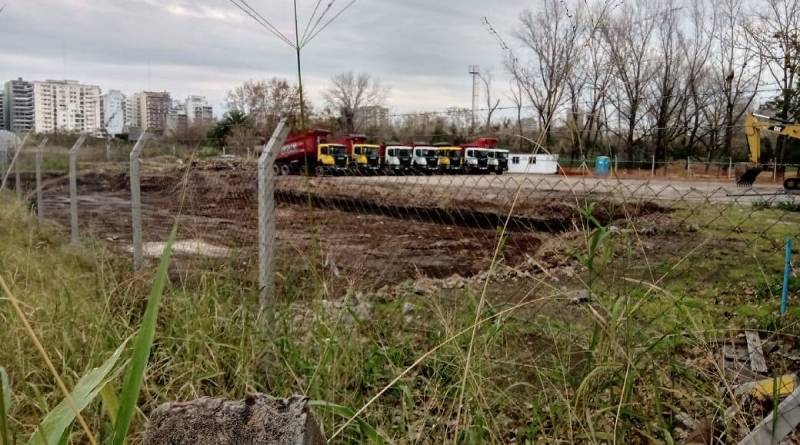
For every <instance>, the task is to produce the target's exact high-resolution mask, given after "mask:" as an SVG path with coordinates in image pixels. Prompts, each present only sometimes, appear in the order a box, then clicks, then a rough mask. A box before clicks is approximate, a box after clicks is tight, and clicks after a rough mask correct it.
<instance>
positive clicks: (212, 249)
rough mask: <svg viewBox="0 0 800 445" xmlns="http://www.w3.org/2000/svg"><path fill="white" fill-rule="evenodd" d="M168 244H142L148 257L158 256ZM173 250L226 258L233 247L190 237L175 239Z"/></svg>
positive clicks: (131, 248)
mask: <svg viewBox="0 0 800 445" xmlns="http://www.w3.org/2000/svg"><path fill="white" fill-rule="evenodd" d="M166 244H167V243H165V242H150V243H144V245H143V246H142V251H143V254H144V256H146V257H151V258H158V257H160V256H161V253H162V252H163V251H164V247H165V246H166ZM128 250H130V251H132V250H133V247H132V246H129V247H128ZM172 252H173V253H174V254H184V255H197V256H204V257H209V258H225V257H228V256H230V255H231V253H232V252H233V249H230V248H228V247H222V246H215V245H213V244H209V243H207V242H205V241H201V240H195V239H189V240H180V241H175V242H174V243H173V244H172Z"/></svg>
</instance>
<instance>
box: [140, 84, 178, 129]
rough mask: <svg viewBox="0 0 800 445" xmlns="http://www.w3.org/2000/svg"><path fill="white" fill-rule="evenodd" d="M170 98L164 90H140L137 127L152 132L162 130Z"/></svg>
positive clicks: (164, 125) (170, 101) (165, 121)
mask: <svg viewBox="0 0 800 445" xmlns="http://www.w3.org/2000/svg"><path fill="white" fill-rule="evenodd" d="M171 106H172V99H170V97H169V93H167V92H166V91H161V92H154V91H142V92H141V93H139V128H141V129H143V130H147V131H153V132H164V130H166V128H167V115H168V114H169V110H170V108H171Z"/></svg>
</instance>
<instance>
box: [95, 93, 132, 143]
mask: <svg viewBox="0 0 800 445" xmlns="http://www.w3.org/2000/svg"><path fill="white" fill-rule="evenodd" d="M100 102H101V108H100V111H101V116H102V119H101V122H102V123H103V130H104V131H105V132H106V134H108V135H111V136H116V135H118V134H122V133H124V132H125V123H126V116H125V115H126V112H125V111H126V108H127V107H126V105H127V104H126V100H125V95H124V94H122V92H120V91H117V90H109V91H108V93H106V94H104V95H102V96H101V97H100Z"/></svg>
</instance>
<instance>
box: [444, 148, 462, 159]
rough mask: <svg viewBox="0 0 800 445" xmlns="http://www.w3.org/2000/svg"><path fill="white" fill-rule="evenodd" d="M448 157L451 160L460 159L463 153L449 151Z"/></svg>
mask: <svg viewBox="0 0 800 445" xmlns="http://www.w3.org/2000/svg"><path fill="white" fill-rule="evenodd" d="M447 157H449V158H450V159H458V158H460V157H461V152H460V151H459V150H451V151H448V152H447Z"/></svg>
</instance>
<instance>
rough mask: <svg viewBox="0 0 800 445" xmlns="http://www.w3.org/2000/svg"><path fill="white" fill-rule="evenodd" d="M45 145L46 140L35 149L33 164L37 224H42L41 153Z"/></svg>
mask: <svg viewBox="0 0 800 445" xmlns="http://www.w3.org/2000/svg"><path fill="white" fill-rule="evenodd" d="M46 145H47V138H44V140H43V141H42V142H41V143H40V144H39V146H38V147H36V153H34V155H35V158H34V164H35V169H36V218H37V219H38V221H39V224H42V223H44V210H43V209H44V199H43V198H42V153H43V152H44V147H45V146H46Z"/></svg>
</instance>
